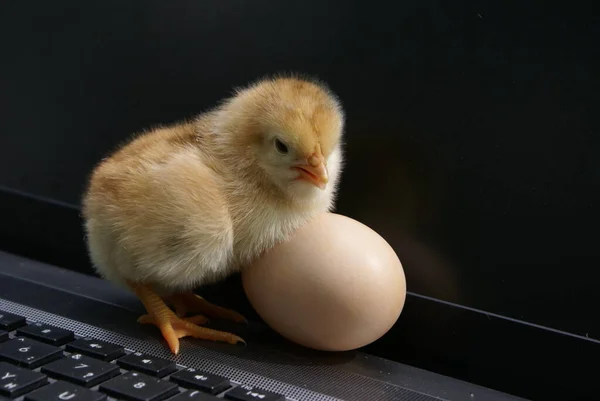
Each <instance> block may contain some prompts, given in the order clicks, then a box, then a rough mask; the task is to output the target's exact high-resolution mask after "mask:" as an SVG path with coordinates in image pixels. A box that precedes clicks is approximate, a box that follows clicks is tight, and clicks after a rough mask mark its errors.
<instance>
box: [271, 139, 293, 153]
mask: <svg viewBox="0 0 600 401" xmlns="http://www.w3.org/2000/svg"><path fill="white" fill-rule="evenodd" d="M275 149H277V151H278V152H279V153H281V154H284V155H285V154H287V153H288V152H289V151H290V150H289V149H288V146H287V145H286V144H285V143H283V142H282V141H281V140H280V139H279V138H275Z"/></svg>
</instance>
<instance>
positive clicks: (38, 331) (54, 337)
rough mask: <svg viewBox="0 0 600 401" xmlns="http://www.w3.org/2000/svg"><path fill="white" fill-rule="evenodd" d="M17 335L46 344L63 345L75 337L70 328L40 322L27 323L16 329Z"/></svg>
mask: <svg viewBox="0 0 600 401" xmlns="http://www.w3.org/2000/svg"><path fill="white" fill-rule="evenodd" d="M17 335H19V336H24V337H29V338H33V339H34V340H38V341H41V342H44V343H47V344H52V345H64V344H66V343H68V342H69V341H72V340H73V339H74V338H75V337H74V335H73V332H72V331H70V330H65V329H60V328H58V327H53V326H49V325H47V324H42V323H34V324H29V325H27V326H25V327H21V328H19V329H17Z"/></svg>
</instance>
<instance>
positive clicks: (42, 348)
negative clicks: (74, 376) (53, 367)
mask: <svg viewBox="0 0 600 401" xmlns="http://www.w3.org/2000/svg"><path fill="white" fill-rule="evenodd" d="M62 356H63V355H62V349H60V348H57V347H54V346H52V345H48V344H44V343H40V342H37V341H34V340H29V339H26V338H23V337H18V338H14V339H12V340H9V341H7V342H5V343H2V344H0V361H7V362H10V363H14V364H16V365H18V366H23V367H26V368H29V369H35V368H37V367H40V366H42V365H44V364H46V363H48V362H52V361H54V360H56V359H59V358H62Z"/></svg>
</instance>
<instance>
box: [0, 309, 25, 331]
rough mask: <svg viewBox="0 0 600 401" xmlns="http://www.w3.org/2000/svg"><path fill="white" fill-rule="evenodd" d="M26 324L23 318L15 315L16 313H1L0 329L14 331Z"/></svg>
mask: <svg viewBox="0 0 600 401" xmlns="http://www.w3.org/2000/svg"><path fill="white" fill-rule="evenodd" d="M25 324H26V322H25V318H24V317H23V316H18V315H15V314H14V313H8V312H0V329H2V330H7V331H12V330H14V329H16V328H17V327H21V326H24V325H25Z"/></svg>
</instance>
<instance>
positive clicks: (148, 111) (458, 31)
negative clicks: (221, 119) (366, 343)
mask: <svg viewBox="0 0 600 401" xmlns="http://www.w3.org/2000/svg"><path fill="white" fill-rule="evenodd" d="M596 7H597V5H596V2H593V1H591V0H589V1H572V2H568V3H564V2H548V1H541V0H534V1H528V2H522V1H516V0H509V1H501V2H500V1H496V2H490V1H485V0H461V1H453V2H421V1H417V0H409V1H403V2H399V3H389V2H386V3H383V2H377V1H375V2H368V3H364V2H353V1H350V2H348V1H345V2H342V1H319V2H318V3H317V2H311V1H307V2H299V3H290V2H285V3H283V2H280V3H278V4H274V3H273V2H266V1H256V2H252V3H251V5H249V3H247V2H239V1H236V2H227V4H226V3H223V2H216V1H205V2H197V1H191V0H177V1H172V2H168V3H165V2H158V1H139V0H138V1H133V2H128V3H126V4H125V3H123V2H119V1H115V0H109V1H104V2H101V3H89V2H85V3H83V2H75V1H63V2H60V3H56V2H52V3H49V2H41V1H38V2H36V3H35V6H31V3H29V2H28V3H23V2H10V3H7V4H6V5H5V6H4V7H3V12H2V13H1V15H0V27H1V28H0V29H2V31H1V32H0V38H1V39H0V41H1V42H0V44H1V45H2V49H3V63H1V65H0V105H1V107H0V132H1V134H0V184H2V185H5V186H8V187H11V188H13V189H14V188H16V189H19V190H23V191H27V192H32V193H33V194H35V195H37V196H44V197H49V198H53V199H55V200H58V201H60V202H64V204H63V203H55V204H43V203H39V202H36V201H33V200H27V199H24V198H19V197H14V196H11V195H8V194H6V193H3V194H0V196H1V198H0V221H2V224H1V225H0V247H2V248H3V249H10V250H12V251H15V252H19V253H20V254H23V255H27V256H31V257H35V258H38V259H40V260H45V261H49V262H52V263H55V264H58V265H61V266H68V267H72V268H76V269H79V270H81V271H86V272H91V269H90V267H89V262H88V259H87V255H86V252H85V248H84V246H83V232H82V230H81V221H80V219H79V215H78V214H79V211H78V210H77V204H78V202H79V197H80V192H81V189H82V187H83V183H84V182H85V179H86V177H87V175H88V174H89V171H90V169H91V167H92V165H93V164H94V163H96V162H97V161H98V160H100V159H101V158H102V157H103V156H104V155H105V154H106V153H107V152H108V151H109V150H111V149H113V148H114V147H115V146H116V145H117V144H118V143H119V142H121V141H122V140H123V139H125V138H127V137H128V136H129V135H130V134H131V133H132V132H134V131H138V130H141V129H145V128H147V127H148V126H150V125H153V124H158V123H161V124H162V123H169V122H173V121H175V120H178V119H181V118H184V117H189V116H191V115H193V114H195V113H197V112H199V111H202V110H203V109H205V108H207V107H209V106H212V105H214V104H215V102H217V101H218V100H219V99H220V98H222V97H223V96H225V95H227V94H229V93H230V90H231V88H232V86H234V85H240V84H244V83H246V82H247V81H248V80H250V79H255V78H256V77H257V76H260V75H262V74H265V73H273V72H277V71H280V70H296V71H301V72H307V73H314V74H317V75H319V76H321V77H322V78H323V79H324V80H326V81H327V82H329V84H330V85H331V87H332V89H333V90H334V91H335V92H337V93H338V94H339V96H340V97H341V99H342V101H343V103H344V105H345V107H346V110H347V115H348V124H347V134H348V137H347V138H348V139H347V145H348V148H347V157H348V162H347V169H346V172H345V174H344V178H343V181H342V187H341V192H340V196H339V202H338V205H339V207H338V212H340V213H342V214H346V215H348V216H351V217H354V218H356V219H358V220H360V221H362V222H364V223H365V224H367V225H369V226H371V227H372V228H374V229H375V230H377V231H378V232H379V233H381V234H382V235H383V236H384V237H385V238H386V240H388V242H390V244H391V245H392V246H394V248H395V249H396V250H397V252H398V254H399V256H400V258H401V260H402V261H403V264H404V267H405V270H406V274H407V281H408V287H409V290H411V291H413V292H414V293H418V294H421V295H426V296H431V297H435V298H438V299H442V300H445V301H449V302H455V303H458V304H462V305H467V306H470V307H474V308H478V309H481V310H484V311H486V312H490V313H496V314H500V315H503V316H508V317H511V318H514V319H519V320H524V321H528V322H531V323H535V324H540V325H544V326H548V327H551V328H554V329H558V330H564V331H567V332H570V333H574V334H577V335H579V336H582V337H590V338H595V339H599V338H600V320H598V319H597V318H595V316H596V314H597V313H596V305H598V304H600V292H598V291H597V290H596V286H597V284H596V283H597V282H598V279H599V278H600V277H599V276H598V275H599V274H600V271H599V270H598V269H595V268H592V267H593V266H595V265H596V264H597V263H595V260H596V255H595V248H596V246H595V243H596V237H597V235H594V233H595V229H596V227H597V226H598V224H599V223H600V206H599V205H600V189H599V188H600V158H598V157H597V155H598V154H600V140H599V138H600V136H599V135H598V134H599V133H600V120H599V119H598V116H597V107H598V104H600V79H599V71H600V53H599V52H600V48H599V47H598V45H597V43H598V41H599V39H600V27H599V25H600V24H599V23H598V19H597V13H596V12H595V8H596ZM107 27H110V29H107ZM206 291H207V292H208V293H209V294H210V295H212V296H214V297H213V301H215V302H217V303H226V302H232V303H233V304H234V305H232V306H242V307H243V306H247V304H246V303H245V300H244V297H243V294H242V293H241V287H240V286H239V285H238V282H237V281H236V278H232V280H230V281H228V282H227V283H226V284H224V285H222V286H217V287H214V288H209V289H207V290H206ZM223 294H227V297H225V296H224V295H223ZM429 305H431V304H430V301H424V300H418V299H417V298H410V301H409V304H408V305H407V307H410V308H408V309H407V311H406V313H405V314H403V316H402V318H401V319H400V321H399V322H398V325H397V326H396V327H395V328H394V330H392V331H391V332H390V333H388V335H386V336H385V337H384V338H383V339H382V340H380V341H378V342H377V343H375V344H373V345H372V346H370V347H368V348H367V350H369V351H371V352H374V353H376V354H379V355H385V356H387V357H389V358H392V359H395V360H406V359H407V358H411V360H412V361H414V362H415V363H416V364H417V365H418V366H432V367H434V368H435V369H437V370H438V371H440V372H445V373H448V372H450V373H451V374H452V375H453V376H457V377H459V376H460V377H468V378H473V379H476V380H477V381H478V382H481V383H496V385H497V386H498V385H500V386H501V387H503V388H518V389H521V388H522V389H524V391H525V392H529V391H534V390H531V389H528V388H527V384H526V381H525V379H524V378H522V379H521V381H519V380H517V381H511V380H512V379H511V378H512V377H513V376H514V375H519V374H518V373H515V372H514V366H515V365H519V362H520V361H521V358H528V355H529V351H528V348H525V347H524V346H521V345H520V344H523V343H527V342H529V341H531V342H534V343H545V341H544V340H543V339H540V340H538V341H536V340H535V336H536V335H538V334H537V333H539V331H538V330H537V329H533V328H528V327H524V326H523V327H521V326H520V325H519V324H517V323H510V324H507V326H506V327H514V329H510V330H508V331H509V333H513V334H509V335H508V336H504V335H503V334H504V329H499V328H498V327H497V326H498V323H497V322H499V321H502V319H499V318H496V317H490V318H489V319H488V318H487V317H485V315H483V314H473V315H472V314H470V313H467V315H468V316H481V317H477V318H474V319H471V318H465V317H462V315H463V313H466V312H460V313H453V312H449V313H445V312H444V311H445V310H446V308H450V309H449V310H451V311H452V310H454V309H452V308H451V307H446V306H444V307H442V306H440V305H441V304H435V305H438V306H437V307H436V308H439V309H440V311H437V312H439V314H438V315H435V317H431V316H430V315H428V314H427V313H429V312H430V310H429ZM419 308H422V309H419ZM236 309H242V308H239V307H236ZM431 319H435V320H436V321H435V322H431V321H430V320H431ZM503 325H504V323H502V324H501V326H503ZM431 326H433V327H435V328H436V329H437V330H439V331H436V332H433V333H432V332H426V331H424V329H423V327H431ZM503 327H504V326H503ZM406 332H408V333H410V334H405V333H406ZM446 333H449V335H450V339H447V338H441V337H442V334H446ZM522 333H532V334H523V335H525V339H521V338H520V337H519V335H521V334H522ZM553 336H554V335H552V336H550V337H548V338H553V340H552V341H550V342H548V343H545V344H546V346H547V347H548V348H549V349H552V350H553V351H552V352H554V350H558V352H559V353H560V354H565V355H566V354H567V353H568V352H569V350H570V349H571V348H569V347H567V348H565V349H559V348H558V347H559V346H562V345H561V344H564V343H566V342H569V341H576V340H574V339H572V338H570V339H569V340H564V339H563V337H561V336H562V335H559V334H556V335H555V336H556V337H553ZM407 337H410V338H411V341H409V343H410V347H409V349H408V350H405V349H404V345H405V344H406V341H407ZM505 338H511V339H513V340H515V341H517V342H516V344H517V345H511V346H510V347H509V346H508V345H506V346H504V345H502V344H505V342H504V341H505V340H504V339H505ZM565 338H566V337H565ZM432 339H435V340H438V342H436V343H435V344H434V345H433V346H432V345H431V344H430V343H428V342H427V341H430V340H432ZM582 341H583V342H582V343H581V345H580V347H583V348H586V347H592V346H591V345H590V343H589V342H586V340H582ZM453 343H458V344H460V345H461V347H460V349H461V352H453V350H454V348H452V347H451V346H452V344H453ZM498 344H500V346H498ZM511 347H516V349H517V350H520V352H518V353H516V352H515V354H514V355H515V356H516V359H513V360H508V359H507V358H504V355H505V354H503V353H502V352H500V351H499V349H500V350H504V348H511ZM594 347H596V346H595V345H594ZM432 349H433V350H435V351H433V350H432ZM533 349H537V347H536V346H534V347H533ZM421 350H422V352H421ZM540 352H541V351H540ZM594 352H598V351H593V352H592V353H594ZM509 353H510V352H509ZM407 354H408V355H410V357H409V356H407ZM425 355H428V357H427V358H426V357H425ZM576 355H579V354H576ZM492 356H493V357H494V358H497V360H491V358H492ZM582 357H585V356H582ZM486 358H487V359H486ZM542 359H543V358H542ZM474 361H477V362H478V364H477V365H475V366H478V367H480V368H479V369H470V368H469V366H473V362H474ZM517 370H519V368H517ZM498 372H503V373H502V375H501V376H498ZM569 374H571V373H569ZM572 378H573V379H574V376H573V377H572ZM502 380H504V381H505V383H499V382H500V381H502ZM560 381H561V380H557V382H560ZM539 391H544V390H543V389H539Z"/></svg>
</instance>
